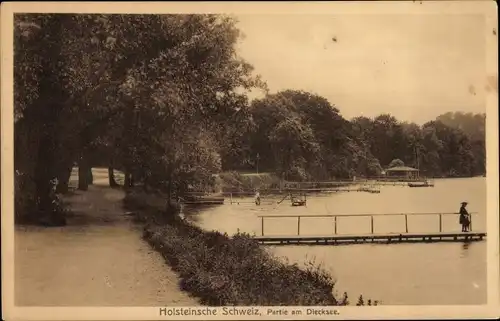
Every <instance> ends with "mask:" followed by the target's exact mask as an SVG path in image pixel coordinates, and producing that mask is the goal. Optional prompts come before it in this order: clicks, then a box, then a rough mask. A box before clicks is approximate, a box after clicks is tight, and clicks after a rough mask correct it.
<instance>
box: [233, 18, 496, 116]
mask: <svg viewBox="0 0 500 321" xmlns="http://www.w3.org/2000/svg"><path fill="white" fill-rule="evenodd" d="M236 18H237V19H238V20H239V23H238V27H239V29H240V30H241V31H242V33H243V34H244V38H243V39H242V40H241V41H240V43H239V44H238V52H239V55H240V56H241V57H242V58H244V59H245V60H247V61H248V62H249V63H251V64H252V65H253V66H254V67H255V73H257V74H259V75H261V76H262V78H263V80H265V81H266V82H267V84H268V87H269V89H270V91H271V93H272V92H276V91H279V90H284V89H299V90H306V91H310V92H313V93H316V94H318V95H321V96H323V97H325V98H327V99H328V100H329V101H330V103H331V104H334V105H335V106H337V108H338V109H339V110H340V112H341V114H342V115H343V116H344V117H345V118H348V119H351V118H352V117H357V116H362V115H363V116H367V117H374V116H377V115H379V114H381V113H390V114H392V115H393V116H395V117H396V118H397V119H399V120H401V121H412V122H416V123H418V124H422V123H425V122H426V121H429V120H432V119H434V118H435V117H436V116H438V115H440V114H443V113H445V112H448V111H464V112H473V113H483V112H485V111H486V105H485V104H486V98H485V97H486V90H487V88H485V86H486V85H487V83H486V78H487V74H486V59H485V55H486V53H485V50H486V49H485V48H486V44H485V36H486V35H485V21H484V16H482V15H458V14H455V15H444V14H425V15H424V14H419V15H415V14H404V15H403V14H392V15H382V14H370V15H360V14H338V15H331V14H328V15H326V14H324V15H301V14H295V15H262V14H259V15H237V17H236ZM335 40H336V41H335Z"/></svg>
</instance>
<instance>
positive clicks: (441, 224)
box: [439, 213, 443, 232]
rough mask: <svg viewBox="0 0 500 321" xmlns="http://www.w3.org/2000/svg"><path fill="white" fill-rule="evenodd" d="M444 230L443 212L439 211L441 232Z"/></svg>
mask: <svg viewBox="0 0 500 321" xmlns="http://www.w3.org/2000/svg"><path fill="white" fill-rule="evenodd" d="M442 231H443V218H442V215H441V213H439V232H442Z"/></svg>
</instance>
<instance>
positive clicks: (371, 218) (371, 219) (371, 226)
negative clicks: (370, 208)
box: [370, 215, 373, 234]
mask: <svg viewBox="0 0 500 321" xmlns="http://www.w3.org/2000/svg"><path fill="white" fill-rule="evenodd" d="M370 222H371V223H370V228H371V231H372V234H373V215H370Z"/></svg>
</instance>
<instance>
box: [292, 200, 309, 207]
mask: <svg viewBox="0 0 500 321" xmlns="http://www.w3.org/2000/svg"><path fill="white" fill-rule="evenodd" d="M305 205H306V201H305V200H294V201H292V206H305Z"/></svg>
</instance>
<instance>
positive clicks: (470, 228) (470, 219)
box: [469, 213, 472, 231]
mask: <svg viewBox="0 0 500 321" xmlns="http://www.w3.org/2000/svg"><path fill="white" fill-rule="evenodd" d="M469 231H472V213H470V214H469Z"/></svg>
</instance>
